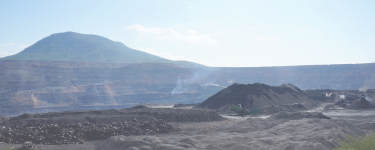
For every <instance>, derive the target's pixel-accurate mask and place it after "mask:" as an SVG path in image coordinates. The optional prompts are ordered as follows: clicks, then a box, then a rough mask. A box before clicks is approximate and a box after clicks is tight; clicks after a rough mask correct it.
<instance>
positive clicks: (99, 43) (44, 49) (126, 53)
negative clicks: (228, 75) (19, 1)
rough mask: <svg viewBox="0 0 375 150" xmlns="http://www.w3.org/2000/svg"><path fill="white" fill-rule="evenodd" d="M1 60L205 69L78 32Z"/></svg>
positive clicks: (49, 39) (58, 35)
mask: <svg viewBox="0 0 375 150" xmlns="http://www.w3.org/2000/svg"><path fill="white" fill-rule="evenodd" d="M1 59H2V60H46V61H84V62H109V63H141V62H151V63H174V64H177V65H179V66H182V67H185V66H189V67H202V66H203V65H199V64H196V63H192V62H186V61H172V60H168V59H164V58H161V57H159V56H155V55H152V54H148V53H146V52H142V51H139V50H135V49H131V48H129V47H127V46H125V45H124V44H123V43H121V42H115V41H112V40H110V39H108V38H105V37H102V36H98V35H91V34H81V33H76V32H63V33H55V34H52V35H50V36H48V37H45V38H43V39H41V40H40V41H38V42H36V43H35V44H33V45H31V46H29V47H28V48H26V49H24V50H23V51H21V52H20V53H18V54H15V55H12V56H8V57H5V58H1Z"/></svg>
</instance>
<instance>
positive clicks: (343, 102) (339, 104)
mask: <svg viewBox="0 0 375 150" xmlns="http://www.w3.org/2000/svg"><path fill="white" fill-rule="evenodd" d="M343 104H345V100H343V99H340V100H339V101H337V102H335V103H334V105H337V106H341V105H343Z"/></svg>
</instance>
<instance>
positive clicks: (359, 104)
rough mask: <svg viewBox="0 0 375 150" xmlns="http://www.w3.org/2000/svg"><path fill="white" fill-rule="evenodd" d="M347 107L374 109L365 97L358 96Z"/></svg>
mask: <svg viewBox="0 0 375 150" xmlns="http://www.w3.org/2000/svg"><path fill="white" fill-rule="evenodd" d="M346 108H347V109H374V108H375V106H374V105H373V104H372V103H370V102H369V101H368V100H366V99H365V98H363V97H362V98H360V99H358V100H356V101H354V102H353V103H352V104H350V105H348V106H347V107H346Z"/></svg>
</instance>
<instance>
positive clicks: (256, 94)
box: [197, 83, 310, 109]
mask: <svg viewBox="0 0 375 150" xmlns="http://www.w3.org/2000/svg"><path fill="white" fill-rule="evenodd" d="M309 101H310V99H309V98H308V97H307V95H306V94H305V93H304V92H303V91H302V90H300V89H299V88H298V87H296V86H294V85H292V84H282V85H281V86H269V85H266V84H261V83H254V84H237V83H235V84H233V85H231V86H229V87H227V88H225V89H223V90H221V91H220V92H218V93H216V94H215V95H213V96H211V97H210V98H208V99H207V100H205V101H204V102H202V103H201V104H200V105H199V106H197V107H200V108H210V109H218V108H221V107H224V106H227V105H229V104H235V105H238V104H241V106H242V107H246V108H248V109H249V108H251V109H254V108H255V109H256V108H263V107H270V106H279V105H285V104H289V105H292V104H295V103H305V102H309Z"/></svg>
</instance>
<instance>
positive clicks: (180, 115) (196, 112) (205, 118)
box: [119, 108, 225, 122]
mask: <svg viewBox="0 0 375 150" xmlns="http://www.w3.org/2000/svg"><path fill="white" fill-rule="evenodd" d="M119 112H120V113H121V114H126V115H144V116H151V117H155V118H156V119H163V120H165V121H168V122H210V121H221V120H225V118H223V117H222V116H220V115H219V114H217V113H216V112H215V111H211V110H203V109H172V108H146V109H120V110H119Z"/></svg>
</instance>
